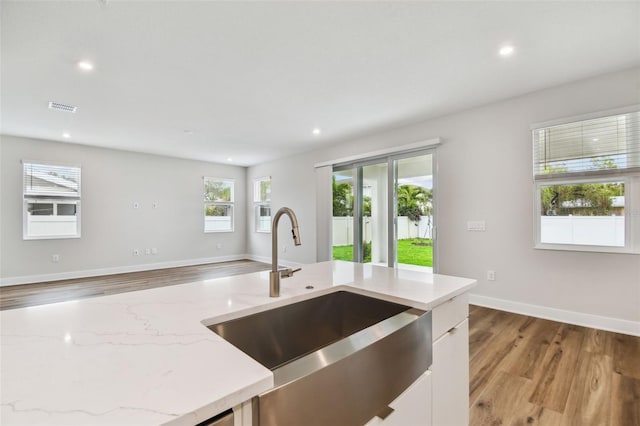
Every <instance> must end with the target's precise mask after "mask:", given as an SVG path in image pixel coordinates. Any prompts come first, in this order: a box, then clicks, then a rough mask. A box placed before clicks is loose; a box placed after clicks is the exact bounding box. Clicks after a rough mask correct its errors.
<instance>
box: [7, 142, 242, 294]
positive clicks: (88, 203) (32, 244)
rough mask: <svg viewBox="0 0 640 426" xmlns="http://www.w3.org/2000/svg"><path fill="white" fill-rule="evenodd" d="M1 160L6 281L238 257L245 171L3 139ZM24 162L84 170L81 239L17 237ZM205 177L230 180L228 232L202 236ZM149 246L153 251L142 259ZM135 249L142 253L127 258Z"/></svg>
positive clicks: (142, 155)
mask: <svg viewBox="0 0 640 426" xmlns="http://www.w3.org/2000/svg"><path fill="white" fill-rule="evenodd" d="M0 157H1V163H0V164H1V171H0V172H1V178H2V181H1V189H2V200H1V201H2V204H1V206H0V212H1V216H2V217H1V219H0V235H1V240H2V242H1V246H0V277H1V279H2V282H3V283H4V284H9V283H13V282H24V281H25V280H26V281H34V280H41V279H50V278H54V277H66V276H70V275H69V274H71V276H73V274H76V275H83V274H78V273H79V272H82V271H88V273H95V272H101V271H103V272H114V271H119V270H136V269H145V268H149V267H152V266H171V265H178V264H188V263H198V262H199V261H204V260H224V259H229V258H243V257H244V253H245V240H246V233H245V223H246V219H245V218H246V210H247V208H246V203H245V197H244V191H242V188H244V187H245V184H246V182H245V175H246V168H244V167H237V166H229V165H220V164H212V163H205V162H199V161H190V160H181V159H175V158H168V157H161V156H156V155H148V154H139V153H133V152H127V151H117V150H111V149H101V148H94V147H88V146H83V145H74V144H66V143H59V142H52V141H42V140H35V139H26V138H19V137H13V136H5V135H3V136H2V137H1V139H0ZM22 159H27V160H32V161H42V162H44V163H46V162H51V163H54V164H55V163H66V164H72V165H80V166H82V188H81V191H82V205H81V208H82V218H81V220H82V238H79V239H55V240H29V241H24V240H23V239H22V164H21V162H20V161H21V160H22ZM203 176H213V177H228V178H233V179H235V181H236V185H237V188H239V189H240V190H237V191H236V208H235V232H234V233H207V234H205V233H204V232H203V230H204V217H203V216H204V207H203V202H202V198H203V195H202V194H203V183H202V177H203ZM134 202H138V203H140V208H138V209H134V208H133V203H134ZM153 202H157V203H158V208H157V209H152V203H153ZM218 244H221V245H222V247H221V248H217V245H218ZM152 247H155V248H157V249H158V254H157V255H145V254H144V249H145V248H152ZM134 248H138V249H141V250H142V253H143V254H141V255H140V256H133V255H132V251H133V249H134ZM52 254H59V255H60V261H59V263H53V262H52V261H51V255H52ZM157 264H159V265H157ZM84 275H86V274H84ZM29 278H32V279H29Z"/></svg>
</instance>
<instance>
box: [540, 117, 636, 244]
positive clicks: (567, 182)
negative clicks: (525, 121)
mask: <svg viewBox="0 0 640 426" xmlns="http://www.w3.org/2000/svg"><path fill="white" fill-rule="evenodd" d="M533 157H534V160H533V161H534V163H533V169H534V180H535V200H534V201H535V202H534V205H535V231H536V232H535V234H536V247H537V248H548V249H560V250H583V251H603V252H627V253H638V252H640V250H639V249H640V235H639V232H640V219H639V218H638V215H637V214H633V212H634V211H635V210H637V208H638V207H637V204H638V203H640V112H638V111H633V112H626V113H620V114H615V115H607V116H603V117H598V118H591V119H588V120H581V121H572V122H570V123H563V124H555V125H552V126H534V128H533Z"/></svg>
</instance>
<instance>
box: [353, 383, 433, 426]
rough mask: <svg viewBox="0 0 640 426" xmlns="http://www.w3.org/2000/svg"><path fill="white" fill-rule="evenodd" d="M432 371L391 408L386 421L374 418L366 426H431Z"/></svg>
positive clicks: (396, 400)
mask: <svg viewBox="0 0 640 426" xmlns="http://www.w3.org/2000/svg"><path fill="white" fill-rule="evenodd" d="M430 401H431V371H427V372H426V373H424V374H423V375H422V376H420V377H419V378H418V379H417V380H416V381H415V382H413V384H411V386H409V387H408V388H407V390H405V391H404V392H403V393H402V394H401V395H400V396H399V397H397V398H396V399H395V400H394V401H393V402H392V403H391V404H389V407H391V408H393V412H392V413H391V414H389V416H387V417H386V418H385V419H384V420H383V419H381V418H380V417H374V418H373V419H371V420H370V421H369V422H368V423H367V424H366V425H365V426H431V403H430Z"/></svg>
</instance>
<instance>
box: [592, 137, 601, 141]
mask: <svg viewBox="0 0 640 426" xmlns="http://www.w3.org/2000/svg"><path fill="white" fill-rule="evenodd" d="M591 140H592V141H594V142H598V141H599V140H600V139H598V138H593V139H591Z"/></svg>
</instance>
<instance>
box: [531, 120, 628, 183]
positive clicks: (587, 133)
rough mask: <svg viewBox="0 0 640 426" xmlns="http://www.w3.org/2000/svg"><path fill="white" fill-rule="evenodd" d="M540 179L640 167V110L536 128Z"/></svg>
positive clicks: (535, 158) (535, 159)
mask: <svg viewBox="0 0 640 426" xmlns="http://www.w3.org/2000/svg"><path fill="white" fill-rule="evenodd" d="M533 162H534V164H533V171H534V175H535V178H536V179H544V178H552V177H559V176H562V175H567V176H575V175H591V174H593V175H596V174H611V173H619V172H621V171H638V170H640V112H639V111H634V112H630V113H625V114H617V115H611V116H607V117H600V118H595V119H590V120H582V121H576V122H573V123H567V124H560V125H555V126H549V127H540V128H536V129H534V130H533Z"/></svg>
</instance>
